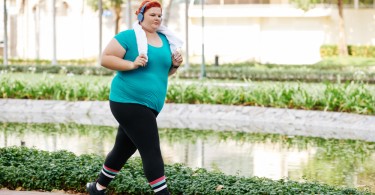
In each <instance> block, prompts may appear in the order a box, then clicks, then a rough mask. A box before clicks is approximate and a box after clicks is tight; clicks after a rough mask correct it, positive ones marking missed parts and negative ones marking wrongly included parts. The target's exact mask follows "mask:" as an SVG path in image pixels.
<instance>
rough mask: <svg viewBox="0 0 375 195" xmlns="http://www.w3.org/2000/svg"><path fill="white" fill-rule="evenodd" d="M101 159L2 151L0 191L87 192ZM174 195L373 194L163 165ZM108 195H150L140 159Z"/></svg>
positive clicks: (11, 149)
mask: <svg viewBox="0 0 375 195" xmlns="http://www.w3.org/2000/svg"><path fill="white" fill-rule="evenodd" d="M103 160H104V159H103V157H99V156H97V155H81V156H76V155H74V154H73V153H71V152H67V151H57V152H46V151H40V150H36V149H30V148H25V147H7V148H0V175H1V177H0V187H6V188H9V189H16V188H18V187H21V188H22V189H23V190H45V191H51V190H53V189H57V190H65V191H73V192H85V184H86V182H88V181H93V180H94V179H95V178H96V177H97V174H98V172H99V171H100V169H101V166H102V163H103ZM165 172H166V175H167V176H168V179H167V183H168V186H169V190H170V192H171V193H172V194H257V195H258V194H264V195H266V194H350V195H354V194H371V193H370V192H369V191H359V190H357V189H354V188H340V187H333V186H328V185H324V184H319V183H311V182H302V183H299V182H295V181H287V180H284V179H281V180H276V181H274V180H270V179H266V178H258V177H250V178H245V177H240V176H229V175H224V174H223V173H219V172H209V171H207V170H205V169H197V170H193V169H191V168H188V167H185V166H183V165H181V164H174V165H166V167H165ZM108 191H109V193H110V194H152V192H151V189H150V187H149V185H148V182H147V180H146V179H145V177H144V174H143V169H142V163H141V160H140V159H139V158H131V159H130V160H129V161H128V162H127V164H126V165H125V167H124V168H123V169H122V170H121V171H120V173H119V174H118V175H117V176H116V178H115V179H114V180H113V182H112V183H111V184H110V186H109V188H108Z"/></svg>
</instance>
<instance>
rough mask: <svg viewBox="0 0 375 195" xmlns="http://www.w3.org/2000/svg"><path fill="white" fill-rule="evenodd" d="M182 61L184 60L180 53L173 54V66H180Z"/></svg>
mask: <svg viewBox="0 0 375 195" xmlns="http://www.w3.org/2000/svg"><path fill="white" fill-rule="evenodd" d="M182 61H183V59H182V55H181V53H180V52H174V53H173V54H172V64H173V65H175V66H180V65H181V63H182Z"/></svg>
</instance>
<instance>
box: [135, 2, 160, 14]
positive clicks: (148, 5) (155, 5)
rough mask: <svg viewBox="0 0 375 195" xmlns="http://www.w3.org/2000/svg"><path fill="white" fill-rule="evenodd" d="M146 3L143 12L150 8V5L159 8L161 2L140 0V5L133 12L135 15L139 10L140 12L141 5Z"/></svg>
mask: <svg viewBox="0 0 375 195" xmlns="http://www.w3.org/2000/svg"><path fill="white" fill-rule="evenodd" d="M146 3H147V5H146V7H145V10H144V12H143V13H145V12H146V11H147V10H148V9H150V8H152V7H158V8H160V9H161V4H160V3H159V1H157V0H144V1H142V3H141V5H140V6H139V8H138V10H137V11H136V12H135V15H138V14H139V12H141V9H142V7H143V6H144V5H145V4H146Z"/></svg>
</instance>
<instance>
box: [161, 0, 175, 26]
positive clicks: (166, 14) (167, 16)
mask: <svg viewBox="0 0 375 195" xmlns="http://www.w3.org/2000/svg"><path fill="white" fill-rule="evenodd" d="M172 1H173V0H169V1H168V4H167V7H166V8H165V12H164V13H165V14H164V15H165V16H164V18H163V24H164V25H165V26H168V22H169V16H170V13H171V8H172Z"/></svg>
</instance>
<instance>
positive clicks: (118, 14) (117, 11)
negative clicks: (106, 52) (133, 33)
mask: <svg viewBox="0 0 375 195" xmlns="http://www.w3.org/2000/svg"><path fill="white" fill-rule="evenodd" d="M115 15H116V16H115V17H116V18H115V24H116V26H115V35H116V34H117V33H119V31H120V20H121V5H120V6H116V7H115Z"/></svg>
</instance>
